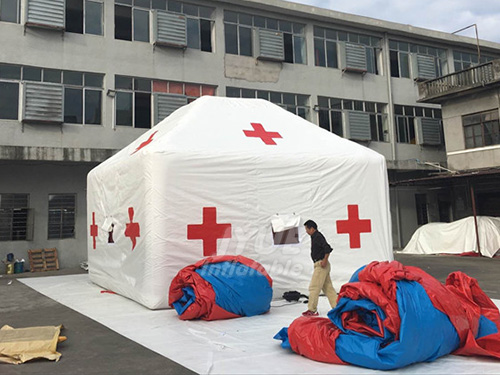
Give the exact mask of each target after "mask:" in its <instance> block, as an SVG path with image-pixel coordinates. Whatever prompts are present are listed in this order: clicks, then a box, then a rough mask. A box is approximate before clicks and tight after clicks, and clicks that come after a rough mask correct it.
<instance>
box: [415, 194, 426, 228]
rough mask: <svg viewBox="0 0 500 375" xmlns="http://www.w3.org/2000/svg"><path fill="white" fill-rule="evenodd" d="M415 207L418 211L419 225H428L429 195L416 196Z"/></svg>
mask: <svg viewBox="0 0 500 375" xmlns="http://www.w3.org/2000/svg"><path fill="white" fill-rule="evenodd" d="M415 205H416V209H417V224H418V225H424V224H427V223H428V222H429V215H428V211H427V195H425V194H415Z"/></svg>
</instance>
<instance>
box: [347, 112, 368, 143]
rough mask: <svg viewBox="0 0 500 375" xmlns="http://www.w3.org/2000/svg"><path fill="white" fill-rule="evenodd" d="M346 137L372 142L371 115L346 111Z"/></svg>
mask: <svg viewBox="0 0 500 375" xmlns="http://www.w3.org/2000/svg"><path fill="white" fill-rule="evenodd" d="M343 125H344V126H343V130H344V137H345V138H347V139H352V140H356V141H371V139H372V135H371V127H370V114H369V113H367V112H361V111H345V112H344V121H343Z"/></svg>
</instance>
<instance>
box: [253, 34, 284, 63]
mask: <svg viewBox="0 0 500 375" xmlns="http://www.w3.org/2000/svg"><path fill="white" fill-rule="evenodd" d="M254 44H255V51H256V54H257V56H256V57H257V58H258V59H259V60H270V61H283V60H285V46H284V44H283V33H282V32H281V31H275V30H267V29H254Z"/></svg>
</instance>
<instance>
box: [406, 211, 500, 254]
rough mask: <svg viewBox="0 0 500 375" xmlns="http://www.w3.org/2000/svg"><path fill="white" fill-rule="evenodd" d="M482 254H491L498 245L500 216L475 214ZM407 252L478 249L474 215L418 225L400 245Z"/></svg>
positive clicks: (431, 252)
mask: <svg viewBox="0 0 500 375" xmlns="http://www.w3.org/2000/svg"><path fill="white" fill-rule="evenodd" d="M477 224H478V231H479V245H480V247H481V254H482V255H483V256H487V257H490V258H492V257H493V256H494V255H495V254H496V253H497V251H498V250H499V249H500V218H497V217H489V216H478V217H477ZM402 252H403V253H409V254H441V253H448V254H461V253H467V252H475V253H477V252H478V248H477V241H476V228H475V225H474V217H466V218H464V219H461V220H457V221H454V222H452V223H429V224H425V225H423V226H421V227H420V228H418V229H417V230H416V231H415V233H414V234H413V236H412V237H411V239H410V242H408V245H406V247H405V248H404V249H403V251H402Z"/></svg>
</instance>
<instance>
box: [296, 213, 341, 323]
mask: <svg viewBox="0 0 500 375" xmlns="http://www.w3.org/2000/svg"><path fill="white" fill-rule="evenodd" d="M304 226H305V228H306V232H307V234H308V235H310V236H311V258H312V260H313V262H314V271H313V275H312V278H311V284H309V303H308V305H307V311H305V312H303V313H302V315H303V316H317V315H318V312H317V308H318V298H319V293H320V292H321V291H322V290H323V292H324V293H325V294H326V297H327V298H328V302H330V306H331V307H332V309H333V308H334V307H335V306H336V305H337V292H336V291H335V288H334V287H333V285H332V279H330V262H328V257H329V256H330V253H331V252H332V247H331V246H330V245H329V244H328V242H326V239H325V236H323V234H321V232H319V231H318V226H317V225H316V223H315V222H314V221H312V220H307V221H306V222H305V223H304Z"/></svg>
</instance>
